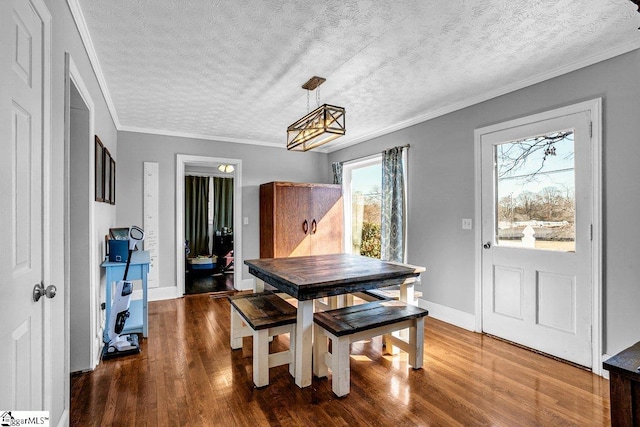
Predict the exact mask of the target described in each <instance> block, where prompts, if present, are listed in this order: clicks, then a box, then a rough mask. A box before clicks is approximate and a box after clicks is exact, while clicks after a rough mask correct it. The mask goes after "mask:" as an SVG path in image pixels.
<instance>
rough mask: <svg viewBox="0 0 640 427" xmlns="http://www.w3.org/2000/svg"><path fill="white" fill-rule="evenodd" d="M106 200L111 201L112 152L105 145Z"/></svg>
mask: <svg viewBox="0 0 640 427" xmlns="http://www.w3.org/2000/svg"><path fill="white" fill-rule="evenodd" d="M103 165H104V175H103V181H102V182H104V202H105V203H111V153H110V152H109V149H108V148H106V147H105V149H104V161H103Z"/></svg>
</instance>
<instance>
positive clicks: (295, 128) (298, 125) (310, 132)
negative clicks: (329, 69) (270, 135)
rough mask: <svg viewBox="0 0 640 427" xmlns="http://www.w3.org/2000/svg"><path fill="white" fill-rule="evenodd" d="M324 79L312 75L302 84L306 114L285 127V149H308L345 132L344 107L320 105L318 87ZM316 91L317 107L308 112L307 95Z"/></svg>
mask: <svg viewBox="0 0 640 427" xmlns="http://www.w3.org/2000/svg"><path fill="white" fill-rule="evenodd" d="M325 81H326V79H324V78H322V77H318V76H313V77H311V79H309V81H308V82H306V83H305V84H303V85H302V88H303V89H305V90H306V91H307V115H306V116H304V117H302V118H301V119H299V120H297V121H296V122H294V123H293V124H291V125H290V126H289V127H288V128H287V150H296V151H308V150H311V149H312V148H316V147H319V146H321V145H323V144H326V143H327V142H329V141H333V140H334V139H336V138H338V137H341V136H342V135H344V134H345V130H346V129H345V125H344V123H345V121H344V119H345V109H344V108H343V107H337V106H335V105H329V104H323V105H320V89H318V87H319V86H320V85H321V84H322V83H324V82H325ZM312 90H315V91H316V103H317V104H318V108H316V109H315V110H313V111H312V112H309V95H310V93H311V91H312Z"/></svg>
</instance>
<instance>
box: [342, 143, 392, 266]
mask: <svg viewBox="0 0 640 427" xmlns="http://www.w3.org/2000/svg"><path fill="white" fill-rule="evenodd" d="M342 182H343V184H342V185H343V194H344V202H345V203H344V205H345V209H344V215H345V221H344V222H345V252H346V253H352V254H359V255H364V256H369V257H372V258H380V223H381V217H380V208H381V201H382V199H381V192H380V189H381V187H382V156H381V155H376V156H372V157H368V158H365V159H361V160H357V161H353V162H349V163H345V164H344V166H343V180H342Z"/></svg>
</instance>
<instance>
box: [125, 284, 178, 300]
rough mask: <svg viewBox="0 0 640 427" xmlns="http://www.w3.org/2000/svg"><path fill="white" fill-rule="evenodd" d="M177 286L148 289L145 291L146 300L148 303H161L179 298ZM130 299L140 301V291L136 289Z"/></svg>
mask: <svg viewBox="0 0 640 427" xmlns="http://www.w3.org/2000/svg"><path fill="white" fill-rule="evenodd" d="M180 296H182V295H178V287H177V286H163V287H160V288H150V289H148V290H147V298H148V300H149V301H162V300H166V299H175V298H179V297H180ZM131 299H133V300H136V299H142V289H136V290H135V291H133V294H131Z"/></svg>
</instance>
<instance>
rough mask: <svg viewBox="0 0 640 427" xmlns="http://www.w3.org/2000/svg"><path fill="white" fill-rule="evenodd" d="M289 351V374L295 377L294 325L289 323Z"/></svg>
mask: <svg viewBox="0 0 640 427" xmlns="http://www.w3.org/2000/svg"><path fill="white" fill-rule="evenodd" d="M289 353H290V354H291V362H289V374H291V376H292V377H294V378H295V376H296V325H295V324H293V325H291V332H290V333H289Z"/></svg>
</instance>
